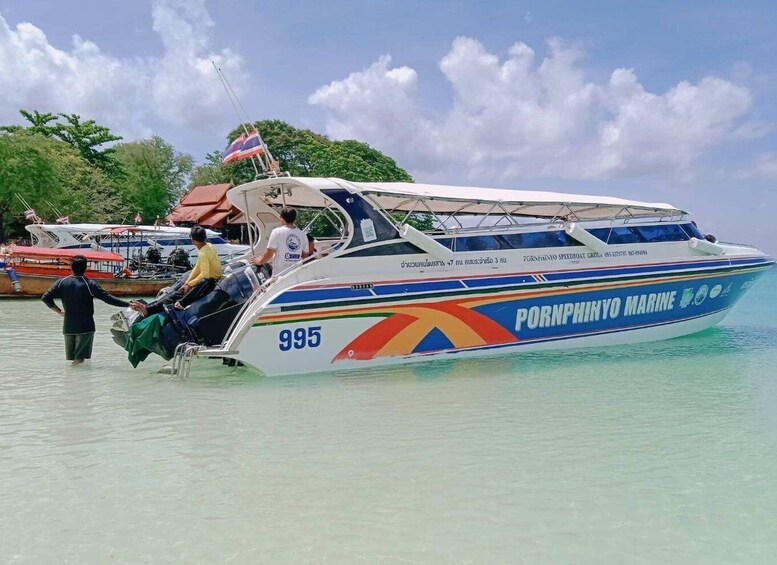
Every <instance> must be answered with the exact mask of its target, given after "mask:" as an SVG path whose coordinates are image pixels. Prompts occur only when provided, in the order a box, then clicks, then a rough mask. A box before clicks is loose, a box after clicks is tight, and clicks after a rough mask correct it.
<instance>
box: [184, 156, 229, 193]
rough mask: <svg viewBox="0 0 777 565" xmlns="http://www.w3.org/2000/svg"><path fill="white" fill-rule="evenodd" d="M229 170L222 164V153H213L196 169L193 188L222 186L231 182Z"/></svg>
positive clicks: (193, 174) (192, 179) (192, 183)
mask: <svg viewBox="0 0 777 565" xmlns="http://www.w3.org/2000/svg"><path fill="white" fill-rule="evenodd" d="M231 180H232V179H231V178H230V177H229V170H228V169H227V167H226V166H224V165H222V163H221V151H213V152H211V153H208V154H207V155H206V156H205V163H204V164H202V165H199V166H198V167H196V168H195V169H194V172H193V173H192V178H191V185H192V186H204V185H209V184H222V183H226V182H230V181H231Z"/></svg>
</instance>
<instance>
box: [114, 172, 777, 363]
mask: <svg viewBox="0 0 777 565" xmlns="http://www.w3.org/2000/svg"><path fill="white" fill-rule="evenodd" d="M228 198H229V200H230V202H231V203H232V204H233V205H234V206H236V207H238V208H240V209H241V211H242V212H243V213H244V215H245V217H247V218H251V221H252V230H250V231H249V233H251V235H252V237H255V239H254V241H253V248H254V252H255V253H256V254H257V255H261V254H262V252H263V251H264V249H265V247H266V244H267V237H268V227H269V226H272V225H274V224H275V223H277V217H278V213H277V209H278V208H279V207H282V206H287V205H290V206H294V207H296V208H298V209H310V210H312V211H314V214H312V215H311V217H313V220H311V223H312V222H313V221H319V220H321V219H323V220H325V221H328V222H329V223H330V224H331V225H332V226H334V227H335V229H336V231H337V232H338V233H339V235H340V237H339V242H337V243H336V244H335V245H334V246H332V247H331V249H330V250H329V252H328V253H326V254H322V253H320V252H319V253H318V254H317V255H315V256H314V257H312V258H311V259H309V260H306V261H304V262H300V263H297V264H296V265H295V266H293V267H291V268H290V269H289V270H287V271H285V272H281V273H273V276H272V278H270V279H268V280H262V277H261V276H260V275H262V273H261V272H259V273H257V272H256V269H255V268H254V267H252V266H250V265H246V264H242V265H239V264H235V265H233V266H232V268H230V270H229V272H228V275H227V276H226V277H224V279H223V280H222V282H220V283H219V286H218V287H217V290H216V291H214V293H212V295H210V296H208V297H206V298H204V299H202V300H201V301H200V302H197V303H194V304H192V305H191V306H189V308H187V309H186V310H183V311H176V310H173V309H168V311H167V312H166V314H165V320H164V321H163V328H162V335H163V337H164V340H165V342H164V347H163V348H162V351H163V353H164V354H163V356H165V357H168V358H170V357H173V358H174V360H175V363H174V367H175V368H185V367H187V366H188V365H187V363H188V361H190V360H191V358H192V357H194V356H200V357H216V358H224V359H228V360H233V361H239V362H242V363H246V364H250V365H252V366H254V367H256V368H258V369H259V370H261V371H262V372H264V373H266V374H271V375H272V374H290V373H306V372H314V371H322V370H338V369H343V368H349V367H372V366H378V365H389V364H395V363H403V362H409V361H416V360H423V359H437V358H440V359H448V358H460V357H478V356H485V355H497V354H504V353H509V352H519V351H532V350H543V349H564V348H573V347H584V346H598V345H618V344H629V343H636V342H643V341H655V340H661V339H668V338H673V337H677V336H681V335H687V334H691V333H695V332H698V331H701V330H704V329H706V328H708V327H710V326H713V325H714V324H717V323H718V322H719V321H720V320H722V319H723V318H724V317H725V316H726V314H727V313H728V312H729V311H730V309H731V308H732V307H733V306H734V304H735V303H736V302H737V301H738V300H739V299H740V298H741V297H742V295H743V294H744V293H745V292H746V291H747V289H748V288H749V287H750V286H751V285H752V284H753V283H754V282H755V280H756V279H757V278H758V277H759V276H760V275H761V274H763V273H764V272H765V270H766V269H768V268H769V267H770V266H771V265H773V264H774V260H773V259H772V258H770V257H768V256H766V255H765V254H764V253H762V252H761V251H759V250H757V249H755V248H752V247H749V246H745V245H737V244H725V243H717V242H715V241H709V240H708V239H706V238H705V236H704V235H703V234H702V233H701V232H700V231H699V230H698V229H697V227H696V225H695V224H694V223H693V222H691V220H690V218H689V217H688V214H687V213H686V212H684V211H683V210H680V209H677V208H675V207H673V206H671V205H669V204H663V203H647V202H637V201H630V200H622V199H619V198H612V197H595V196H584V195H576V194H560V193H551V192H533V191H513V190H500V189H486V188H473V187H456V186H438V185H426V184H411V183H357V182H347V181H343V180H339V179H322V178H293V177H279V178H271V179H265V180H259V181H253V182H250V183H247V184H245V185H242V186H238V187H235V188H233V189H231V190H230V192H229V193H228ZM419 213H420V214H425V215H426V217H427V218H431V220H432V221H431V222H427V225H429V224H431V228H430V229H422V230H419V229H416V228H414V227H412V226H411V225H409V224H408V221H409V220H410V219H411V218H412V217H413V216H414V215H417V214H419ZM302 227H304V226H302ZM710 239H712V238H710ZM131 322H132V320H129V319H125V320H124V321H123V322H122V323H119V324H118V325H117V326H116V327H114V330H115V332H114V333H117V332H118V333H120V334H121V333H122V332H123V333H124V334H126V333H127V332H128V331H129V329H128V325H129V324H130V323H131ZM122 324H123V327H122Z"/></svg>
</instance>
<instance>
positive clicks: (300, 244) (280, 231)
mask: <svg viewBox="0 0 777 565" xmlns="http://www.w3.org/2000/svg"><path fill="white" fill-rule="evenodd" d="M296 219H297V211H296V210H295V209H294V208H284V209H283V210H281V225H280V226H278V227H277V228H275V229H274V230H272V232H270V238H269V240H268V241H267V250H266V251H265V252H264V254H263V255H262V256H261V257H251V262H252V263H253V264H254V265H263V264H264V263H267V261H269V260H270V259H272V274H273V276H276V275H279V274H281V273H282V272H283V271H285V270H286V269H288V268H289V267H291V266H292V265H294V264H295V263H297V262H299V261H302V259H304V258H305V257H307V256H308V255H310V250H309V247H308V245H309V244H308V238H307V236H306V235H305V232H303V231H302V230H301V229H299V228H298V227H297V226H295V225H294V222H295V221H296Z"/></svg>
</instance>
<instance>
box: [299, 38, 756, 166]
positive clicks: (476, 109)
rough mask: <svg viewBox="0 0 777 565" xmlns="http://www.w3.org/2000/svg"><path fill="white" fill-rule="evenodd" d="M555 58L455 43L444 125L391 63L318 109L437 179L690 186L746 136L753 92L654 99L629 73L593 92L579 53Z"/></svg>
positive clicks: (345, 132) (559, 46) (338, 89)
mask: <svg viewBox="0 0 777 565" xmlns="http://www.w3.org/2000/svg"><path fill="white" fill-rule="evenodd" d="M548 47H549V54H548V56H547V57H546V58H544V59H543V60H541V61H539V62H538V61H537V60H536V57H535V52H534V51H533V50H532V49H531V48H530V47H529V46H527V45H525V44H523V43H516V44H515V45H513V46H512V47H511V48H510V50H509V53H508V55H507V57H506V59H505V60H504V61H500V60H499V57H497V56H496V55H494V54H492V53H489V52H488V51H487V50H486V49H485V47H484V46H483V45H482V44H481V43H480V42H478V41H476V40H474V39H470V38H464V37H460V38H458V39H456V40H455V41H454V43H453V46H452V48H451V50H450V52H449V53H448V54H447V55H445V57H443V59H442V61H441V62H440V70H441V71H442V73H443V75H444V76H445V78H446V79H447V81H448V83H449V84H450V86H451V88H452V89H453V93H454V101H453V104H452V106H451V107H450V108H449V109H448V110H447V112H446V113H445V114H444V115H443V117H442V118H440V119H439V120H436V121H434V120H431V119H429V118H426V117H425V116H424V115H423V114H422V112H421V110H420V108H419V104H418V100H417V95H416V86H417V80H418V76H417V74H416V72H415V71H414V70H413V69H411V68H408V67H399V68H392V67H391V58H390V56H388V55H385V56H383V57H381V58H380V59H379V60H378V61H377V62H376V63H375V64H373V65H372V66H371V67H369V68H368V69H366V70H364V71H361V72H356V73H353V74H351V75H350V76H349V77H347V78H346V79H344V80H341V81H335V82H332V83H331V84H329V85H327V86H324V87H321V88H319V89H318V90H317V91H316V92H314V93H313V94H312V95H311V96H310V98H309V102H310V103H312V104H316V105H319V106H320V107H322V108H324V109H325V111H326V114H327V131H328V133H329V134H330V135H332V136H333V137H336V138H356V139H362V140H365V141H367V142H369V143H370V144H372V145H374V146H376V147H378V148H380V149H381V150H383V151H385V152H387V153H388V154H390V155H392V156H394V157H396V158H397V159H398V160H399V162H400V163H402V164H403V165H405V166H407V167H408V168H410V169H412V170H415V171H419V172H422V173H424V174H426V175H429V176H445V174H446V171H451V170H456V171H458V172H457V174H458V175H459V176H469V177H471V178H474V177H477V176H479V175H483V174H486V175H488V177H490V178H493V177H494V176H495V171H496V172H497V174H499V175H501V177H502V179H503V180H512V179H517V178H526V177H539V176H558V177H565V178H586V179H605V178H615V177H634V176H643V175H668V176H672V177H674V178H676V179H682V178H689V177H690V176H692V175H693V163H694V161H695V160H696V159H697V158H698V157H699V156H700V155H701V154H702V153H703V152H704V151H705V150H706V149H708V148H710V147H712V146H714V145H718V144H721V143H723V142H725V141H726V140H727V139H729V138H730V137H732V136H734V135H740V136H741V135H744V134H743V133H742V132H743V131H744V130H743V128H744V127H746V125H745V124H743V121H744V118H745V117H746V116H747V113H748V110H749V108H750V106H751V96H750V92H749V91H748V90H747V89H746V88H744V87H741V86H737V85H735V84H733V83H731V82H729V81H726V80H723V79H720V78H716V77H706V78H704V79H702V80H700V81H699V82H698V83H696V84H691V83H689V82H686V81H683V82H680V83H678V84H677V85H675V86H673V87H672V88H670V89H669V90H667V91H666V92H664V93H663V94H655V93H651V92H648V91H646V90H645V88H644V87H643V86H642V84H640V82H639V80H638V78H637V76H636V74H635V73H634V71H633V70H631V69H616V70H614V71H613V72H612V74H611V75H610V77H609V80H608V81H607V82H606V83H603V84H595V83H594V82H592V81H590V80H588V79H587V78H586V76H585V73H584V71H583V70H582V69H581V66H580V59H581V57H582V53H581V51H580V50H579V49H578V48H577V47H575V46H573V45H569V44H567V43H565V42H563V41H562V40H560V39H551V40H549V41H548Z"/></svg>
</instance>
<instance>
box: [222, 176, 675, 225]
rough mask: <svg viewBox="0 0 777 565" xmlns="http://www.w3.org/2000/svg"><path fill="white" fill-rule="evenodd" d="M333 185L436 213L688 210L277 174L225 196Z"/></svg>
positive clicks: (270, 197)
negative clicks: (276, 176) (272, 177)
mask: <svg viewBox="0 0 777 565" xmlns="http://www.w3.org/2000/svg"><path fill="white" fill-rule="evenodd" d="M298 188H300V189H302V190H298ZM336 188H345V189H347V190H349V191H351V192H353V193H358V194H361V195H362V196H363V197H365V198H367V199H369V200H371V201H372V202H373V203H374V204H375V205H377V206H380V207H381V208H383V209H384V210H386V211H389V212H405V213H409V212H415V213H433V214H440V215H461V214H465V215H488V214H495V213H496V214H508V215H512V216H526V217H535V218H574V219H580V220H609V219H614V218H630V217H656V216H659V217H662V216H681V215H683V214H686V213H687V212H685V211H684V210H681V209H679V208H676V207H674V206H672V205H671V204H666V203H663V202H640V201H637V200H625V199H622V198H615V197H611V196H589V195H584V194H572V193H562V192H547V191H535V190H513V189H504V188H480V187H469V186H453V185H437V184H422V183H409V182H350V181H344V180H341V179H334V178H305V177H279V178H274V179H265V180H259V181H253V182H250V183H247V184H244V185H241V186H237V187H235V188H233V189H231V190H230V191H229V193H228V194H227V197H228V199H229V200H230V202H231V203H232V204H233V205H234V206H236V207H237V208H240V209H243V208H244V207H245V204H244V201H243V198H244V197H243V194H244V193H245V195H246V196H247V197H248V198H253V197H255V196H254V195H255V194H257V192H258V193H259V194H261V197H262V198H263V199H264V200H265V201H266V202H267V203H270V204H276V205H289V206H295V207H304V208H317V207H322V205H323V199H322V197H321V191H323V190H326V189H336Z"/></svg>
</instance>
